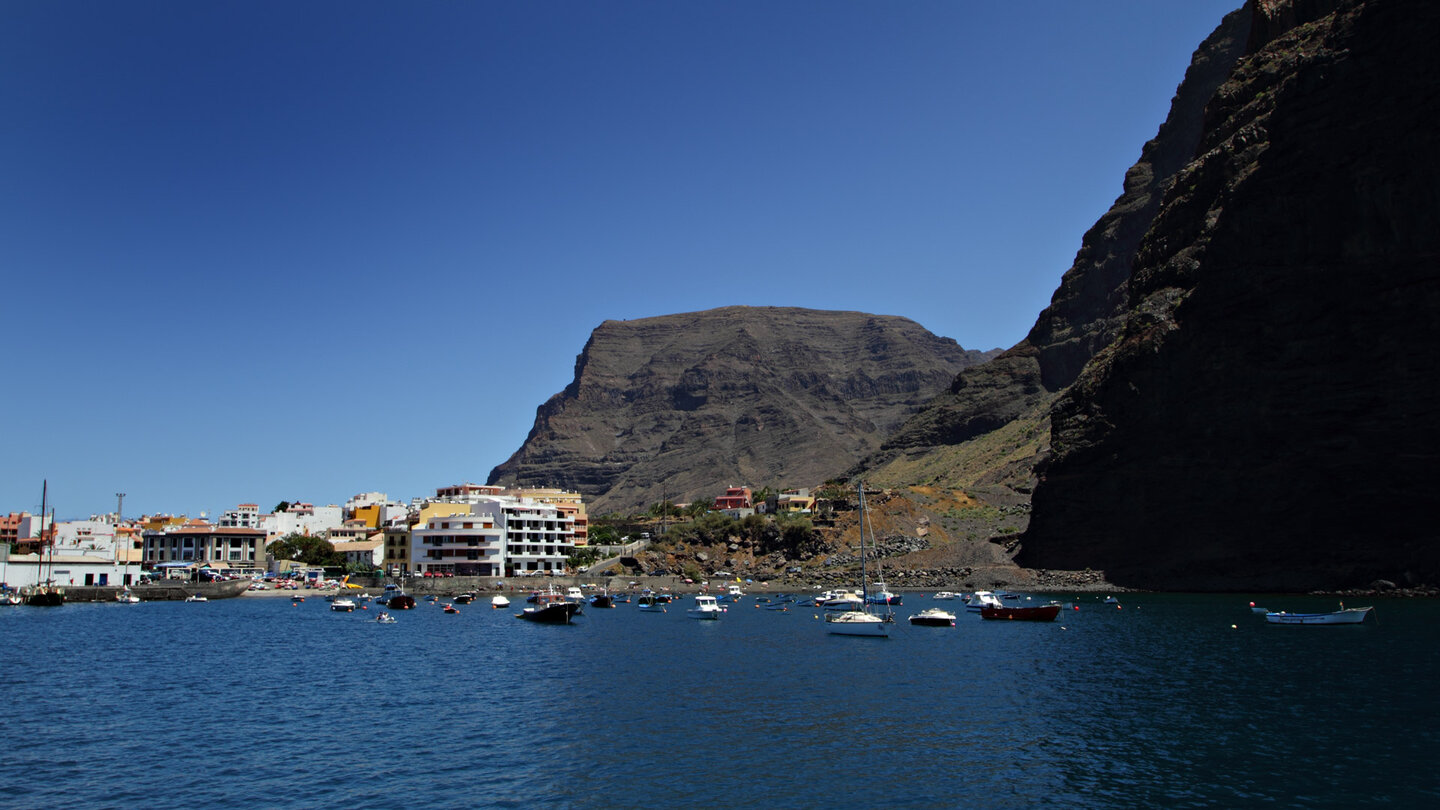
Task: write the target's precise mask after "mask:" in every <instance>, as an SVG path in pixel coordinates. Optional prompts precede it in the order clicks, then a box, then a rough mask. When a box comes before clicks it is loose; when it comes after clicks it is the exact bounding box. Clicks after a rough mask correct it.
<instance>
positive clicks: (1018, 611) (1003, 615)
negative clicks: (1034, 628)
mask: <svg viewBox="0 0 1440 810" xmlns="http://www.w3.org/2000/svg"><path fill="white" fill-rule="evenodd" d="M1059 615H1060V606H1059V605H1056V604H1050V605H1040V606H1039V607H1006V606H1004V605H1001V606H999V607H986V608H982V609H981V610H980V618H982V619H1001V620H1007V621H1021V622H1053V621H1055V617H1056V616H1059Z"/></svg>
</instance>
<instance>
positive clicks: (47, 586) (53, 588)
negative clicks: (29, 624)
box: [25, 479, 65, 607]
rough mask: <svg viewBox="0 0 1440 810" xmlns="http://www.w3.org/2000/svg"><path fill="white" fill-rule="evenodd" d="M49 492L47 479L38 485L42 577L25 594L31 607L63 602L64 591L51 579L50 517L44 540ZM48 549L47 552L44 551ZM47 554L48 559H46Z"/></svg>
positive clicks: (52, 543)
mask: <svg viewBox="0 0 1440 810" xmlns="http://www.w3.org/2000/svg"><path fill="white" fill-rule="evenodd" d="M49 494H50V481H49V480H48V479H47V480H46V481H45V483H44V484H42V485H41V487H40V544H41V545H42V546H44V547H45V548H44V549H42V550H41V555H42V556H41V565H40V573H42V574H43V575H44V578H43V579H41V580H40V581H39V582H36V583H35V587H33V588H31V589H30V593H28V594H26V596H25V604H27V605H29V606H31V607H60V606H61V605H63V604H65V591H64V590H62V589H61V588H60V587H59V586H58V585H56V584H55V582H54V580H53V579H51V577H52V575H53V574H54V571H55V532H54V528H53V527H54V525H55V520H54V518H51V520H50V525H51V527H52V528H51V532H50V542H49V543H48V544H47V543H46V542H45V507H46V498H47V497H48V496H49ZM47 550H48V552H49V554H48V555H46V554H45V552H46V551H47ZM46 556H48V558H49V559H48V561H47V560H46Z"/></svg>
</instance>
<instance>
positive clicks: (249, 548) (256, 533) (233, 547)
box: [143, 520, 266, 569]
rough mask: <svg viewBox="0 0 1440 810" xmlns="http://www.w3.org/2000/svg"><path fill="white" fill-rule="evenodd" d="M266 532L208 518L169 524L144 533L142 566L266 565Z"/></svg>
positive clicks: (261, 566)
mask: <svg viewBox="0 0 1440 810" xmlns="http://www.w3.org/2000/svg"><path fill="white" fill-rule="evenodd" d="M265 539H266V538H265V532H264V531H262V530H260V529H247V528H239V527H229V526H227V527H221V526H215V525H212V524H210V523H206V522H205V521H199V520H196V521H189V522H187V523H184V524H181V525H176V526H166V527H165V528H163V529H161V530H159V531H154V530H147V531H146V532H145V533H144V554H143V565H144V567H145V568H146V569H153V568H156V567H158V566H160V565H161V564H163V563H195V564H196V565H198V566H206V565H208V566H210V567H212V568H246V569H254V568H263V567H264V563H265Z"/></svg>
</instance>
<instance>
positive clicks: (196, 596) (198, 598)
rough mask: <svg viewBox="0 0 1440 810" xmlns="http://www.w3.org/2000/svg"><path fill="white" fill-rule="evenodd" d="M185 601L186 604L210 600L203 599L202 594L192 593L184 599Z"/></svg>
mask: <svg viewBox="0 0 1440 810" xmlns="http://www.w3.org/2000/svg"><path fill="white" fill-rule="evenodd" d="M185 601H186V602H209V601H210V600H209V599H207V598H206V597H205V594H203V593H192V594H190V595H189V596H187V597H185Z"/></svg>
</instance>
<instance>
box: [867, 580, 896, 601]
mask: <svg viewBox="0 0 1440 810" xmlns="http://www.w3.org/2000/svg"><path fill="white" fill-rule="evenodd" d="M901 599H902V597H901V596H900V594H898V593H891V592H890V591H889V590H888V589H886V587H885V583H883V582H876V583H875V587H874V588H870V589H868V590H866V591H865V601H866V602H869V603H870V604H872V605H899V604H902V602H901Z"/></svg>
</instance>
